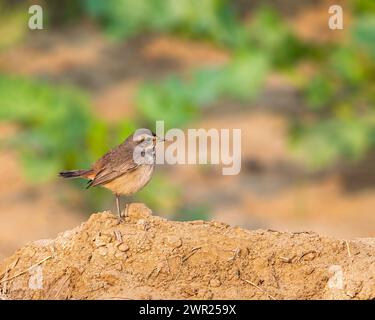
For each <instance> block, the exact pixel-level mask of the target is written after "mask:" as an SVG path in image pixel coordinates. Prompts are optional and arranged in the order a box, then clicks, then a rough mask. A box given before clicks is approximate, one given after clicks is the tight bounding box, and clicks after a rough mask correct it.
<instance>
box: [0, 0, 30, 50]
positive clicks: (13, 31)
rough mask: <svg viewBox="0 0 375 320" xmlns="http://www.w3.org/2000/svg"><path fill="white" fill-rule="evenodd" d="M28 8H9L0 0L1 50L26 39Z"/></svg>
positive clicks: (21, 6)
mask: <svg viewBox="0 0 375 320" xmlns="http://www.w3.org/2000/svg"><path fill="white" fill-rule="evenodd" d="M26 13H27V8H26V6H24V5H17V6H12V7H9V6H8V5H7V4H6V3H5V1H3V0H0V21H1V23H0V50H4V49H6V48H8V47H10V46H12V45H14V44H16V43H17V42H19V41H20V40H21V39H23V38H24V36H25V34H26V32H27V30H28V29H27V19H28V16H27V14H26Z"/></svg>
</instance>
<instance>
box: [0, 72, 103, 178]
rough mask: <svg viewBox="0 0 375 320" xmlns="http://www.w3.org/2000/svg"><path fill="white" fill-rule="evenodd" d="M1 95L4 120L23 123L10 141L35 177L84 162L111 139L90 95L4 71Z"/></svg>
mask: <svg viewBox="0 0 375 320" xmlns="http://www.w3.org/2000/svg"><path fill="white" fill-rule="evenodd" d="M0 96H1V108H0V120H3V121H4V120H5V121H12V122H15V123H17V124H18V126H19V130H18V134H17V135H16V136H15V137H14V138H12V140H11V141H8V143H11V144H12V145H14V146H15V147H16V148H17V149H18V150H19V151H20V152H21V155H22V161H23V163H24V165H25V168H26V174H27V176H29V177H30V178H31V179H32V181H35V182H38V181H46V180H49V179H52V178H54V177H56V175H57V172H58V171H59V170H61V169H62V168H74V167H78V168H79V167H81V166H86V165H87V163H88V161H89V159H93V158H95V157H96V156H98V155H99V154H101V153H102V152H103V150H105V148H106V145H107V144H108V141H107V138H108V130H107V128H106V126H105V124H103V123H101V122H100V121H98V120H97V119H95V118H94V117H93V115H92V114H91V111H90V109H89V107H88V106H89V103H88V99H87V98H86V97H85V96H84V95H83V94H82V93H81V92H78V91H77V90H73V89H70V88H61V87H57V86H52V85H49V84H46V83H38V82H36V81H32V80H28V79H21V78H16V77H11V76H5V75H0ZM83 150H85V151H84V152H83Z"/></svg>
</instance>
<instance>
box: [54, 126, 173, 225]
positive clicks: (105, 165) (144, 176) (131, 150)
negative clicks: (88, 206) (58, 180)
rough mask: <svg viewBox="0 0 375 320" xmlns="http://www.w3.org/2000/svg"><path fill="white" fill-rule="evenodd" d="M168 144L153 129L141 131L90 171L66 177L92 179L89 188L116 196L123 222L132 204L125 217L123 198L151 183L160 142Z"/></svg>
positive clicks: (82, 171)
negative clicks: (121, 206) (121, 198)
mask: <svg viewBox="0 0 375 320" xmlns="http://www.w3.org/2000/svg"><path fill="white" fill-rule="evenodd" d="M162 141H166V140H165V139H163V138H160V137H158V136H157V135H156V134H155V133H153V132H152V131H151V130H149V129H145V128H142V129H138V130H136V131H135V132H134V133H133V134H131V135H130V136H129V137H127V138H126V139H125V141H124V142H123V143H121V144H120V145H118V146H116V147H114V148H112V149H111V150H110V151H108V152H107V153H106V154H105V155H103V156H102V157H101V158H99V159H98V160H97V161H96V162H95V163H94V164H93V165H92V166H91V168H89V169H79V170H69V171H62V172H60V173H59V175H60V176H61V177H63V178H84V179H87V180H88V183H87V189H88V188H91V187H96V186H102V187H104V188H107V189H109V190H110V191H112V193H113V194H114V195H115V197H116V207H117V214H118V220H119V222H121V221H123V219H124V218H125V217H126V216H127V211H128V204H126V205H125V209H124V214H122V212H121V210H120V196H121V195H125V196H130V195H132V194H135V193H137V192H138V191H140V190H141V189H142V188H143V187H144V186H146V185H147V183H148V182H149V181H150V180H151V178H152V174H153V172H154V167H155V162H156V161H155V159H156V151H155V147H156V144H157V143H158V142H162Z"/></svg>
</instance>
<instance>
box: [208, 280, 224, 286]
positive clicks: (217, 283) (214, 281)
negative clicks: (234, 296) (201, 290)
mask: <svg viewBox="0 0 375 320" xmlns="http://www.w3.org/2000/svg"><path fill="white" fill-rule="evenodd" d="M210 286H211V287H214V288H217V287H220V286H221V282H220V280H219V279H211V281H210Z"/></svg>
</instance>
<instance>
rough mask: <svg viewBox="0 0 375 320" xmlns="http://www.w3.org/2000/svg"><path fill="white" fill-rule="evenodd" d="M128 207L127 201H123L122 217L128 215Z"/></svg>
mask: <svg viewBox="0 0 375 320" xmlns="http://www.w3.org/2000/svg"><path fill="white" fill-rule="evenodd" d="M128 209H129V203H125V208H124V213H123V215H122V216H123V217H124V218H126V217H127V216H128Z"/></svg>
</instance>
